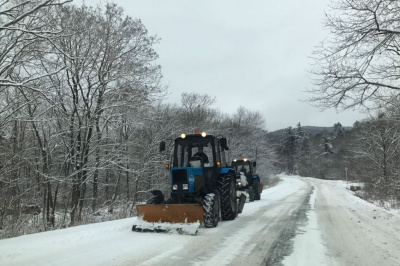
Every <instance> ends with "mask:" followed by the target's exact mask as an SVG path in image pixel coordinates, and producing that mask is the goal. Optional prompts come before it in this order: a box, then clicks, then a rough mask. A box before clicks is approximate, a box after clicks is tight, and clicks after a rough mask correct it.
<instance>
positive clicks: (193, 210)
mask: <svg viewBox="0 0 400 266" xmlns="http://www.w3.org/2000/svg"><path fill="white" fill-rule="evenodd" d="M136 210H137V215H138V216H143V220H144V221H146V222H153V223H157V222H162V223H163V222H164V223H165V222H167V223H195V222H197V221H199V222H200V223H203V207H202V206H201V205H200V204H143V205H137V206H136Z"/></svg>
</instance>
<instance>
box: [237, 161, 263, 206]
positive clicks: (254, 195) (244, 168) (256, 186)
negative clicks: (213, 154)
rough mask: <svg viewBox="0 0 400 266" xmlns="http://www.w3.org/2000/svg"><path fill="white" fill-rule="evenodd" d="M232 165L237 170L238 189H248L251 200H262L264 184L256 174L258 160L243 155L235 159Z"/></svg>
mask: <svg viewBox="0 0 400 266" xmlns="http://www.w3.org/2000/svg"><path fill="white" fill-rule="evenodd" d="M231 166H232V168H233V169H234V170H235V176H236V185H237V186H236V189H237V190H239V191H247V192H248V194H249V200H250V201H254V200H260V198H261V193H262V188H263V185H262V184H261V181H260V177H259V176H258V174H256V162H255V161H254V162H253V161H250V160H248V159H246V158H243V157H241V158H239V159H234V160H233V161H232V163H231Z"/></svg>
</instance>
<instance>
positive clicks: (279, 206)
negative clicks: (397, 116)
mask: <svg viewBox="0 0 400 266" xmlns="http://www.w3.org/2000/svg"><path fill="white" fill-rule="evenodd" d="M282 180H283V181H282V182H280V183H279V184H278V185H276V186H275V187H272V188H268V189H265V190H264V191H263V193H262V196H261V200H259V201H254V202H251V203H246V205H245V207H244V210H243V213H242V214H240V215H239V216H238V217H237V218H236V219H235V220H233V221H221V222H220V223H219V224H218V227H217V228H204V227H201V228H200V229H199V232H198V234H197V235H196V236H190V235H178V234H159V233H138V232H132V231H131V227H132V224H133V222H134V221H135V220H136V218H129V219H123V220H118V221H112V222H104V223H97V224H91V225H85V226H77V227H72V228H68V229H64V230H55V231H52V232H44V233H39V234H32V235H27V236H22V237H16V238H12V239H5V240H0V265H29V266H33V265H249V266H250V265H307V266H309V265H363V266H364V265H400V249H399V248H398V247H400V239H399V237H400V219H399V214H391V213H390V212H388V211H385V210H383V209H381V208H378V207H376V206H374V205H372V204H369V203H367V202H365V201H363V200H361V199H359V198H357V197H355V196H353V195H352V194H351V193H350V191H348V190H346V189H345V184H344V182H342V181H324V180H318V179H314V178H300V177H297V176H283V177H282Z"/></svg>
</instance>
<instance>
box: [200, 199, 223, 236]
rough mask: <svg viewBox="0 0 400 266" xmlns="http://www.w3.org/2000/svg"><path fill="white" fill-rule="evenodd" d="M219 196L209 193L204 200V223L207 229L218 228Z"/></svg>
mask: <svg viewBox="0 0 400 266" xmlns="http://www.w3.org/2000/svg"><path fill="white" fill-rule="evenodd" d="M219 212H220V204H219V196H218V194H214V193H209V194H207V195H206V196H205V197H204V200H203V223H204V226H205V227H207V228H212V227H217V225H218V222H219Z"/></svg>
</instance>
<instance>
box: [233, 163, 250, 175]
mask: <svg viewBox="0 0 400 266" xmlns="http://www.w3.org/2000/svg"><path fill="white" fill-rule="evenodd" d="M236 172H242V173H245V174H247V173H249V172H250V166H249V165H243V164H242V165H238V166H237V167H236Z"/></svg>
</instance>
